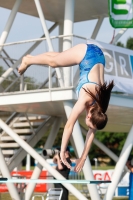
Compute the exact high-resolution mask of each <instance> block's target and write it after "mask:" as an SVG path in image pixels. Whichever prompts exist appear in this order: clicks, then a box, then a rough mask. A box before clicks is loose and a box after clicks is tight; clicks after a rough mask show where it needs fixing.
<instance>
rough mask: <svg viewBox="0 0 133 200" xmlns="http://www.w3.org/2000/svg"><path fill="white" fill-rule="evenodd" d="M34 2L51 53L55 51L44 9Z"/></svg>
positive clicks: (61, 81) (61, 82)
mask: <svg viewBox="0 0 133 200" xmlns="http://www.w3.org/2000/svg"><path fill="white" fill-rule="evenodd" d="M34 1H35V4H36V8H37V11H38V14H39V17H40V20H41V24H42V27H43V30H44V33H45V36H46V39H47V42H48V47H49V51H53V46H52V43H51V39H50V35H49V32H48V29H47V25H46V20H45V17H44V15H43V11H42V8H41V4H40V1H39V0H34ZM49 70H50V69H49ZM55 70H56V73H57V77H58V80H59V83H60V86H61V87H63V86H64V83H63V79H62V77H61V72H60V69H59V68H56V69H55Z"/></svg>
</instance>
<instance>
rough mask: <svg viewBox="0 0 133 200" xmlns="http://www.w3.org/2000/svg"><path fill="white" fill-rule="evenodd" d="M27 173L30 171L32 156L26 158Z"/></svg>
mask: <svg viewBox="0 0 133 200" xmlns="http://www.w3.org/2000/svg"><path fill="white" fill-rule="evenodd" d="M26 171H30V155H29V154H27V156H26Z"/></svg>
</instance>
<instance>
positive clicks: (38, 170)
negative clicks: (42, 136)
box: [25, 118, 61, 200]
mask: <svg viewBox="0 0 133 200" xmlns="http://www.w3.org/2000/svg"><path fill="white" fill-rule="evenodd" d="M60 124H61V118H57V119H56V120H55V121H54V124H53V126H52V129H51V131H50V133H49V136H48V138H47V141H46V143H45V145H44V149H47V148H52V146H53V143H54V141H55V138H56V136H57V133H58V131H59V128H60ZM42 169H43V166H42V165H41V164H40V163H37V165H36V166H35V169H34V171H33V173H32V176H31V179H38V178H39V176H40V173H41V171H42ZM35 187H36V184H35V183H29V184H28V186H27V189H26V192H25V200H29V199H31V196H32V193H33V191H34V188H35Z"/></svg>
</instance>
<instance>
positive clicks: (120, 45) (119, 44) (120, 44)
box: [116, 42, 124, 47]
mask: <svg viewBox="0 0 133 200" xmlns="http://www.w3.org/2000/svg"><path fill="white" fill-rule="evenodd" d="M116 45H117V46H119V47H124V44H123V43H122V42H117V44H116Z"/></svg>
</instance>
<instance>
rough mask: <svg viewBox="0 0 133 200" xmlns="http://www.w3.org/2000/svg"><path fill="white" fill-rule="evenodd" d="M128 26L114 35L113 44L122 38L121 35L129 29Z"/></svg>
mask: <svg viewBox="0 0 133 200" xmlns="http://www.w3.org/2000/svg"><path fill="white" fill-rule="evenodd" d="M127 30H128V29H127V28H122V29H121V30H120V31H119V33H117V35H116V36H115V37H114V39H113V43H112V44H116V43H117V41H118V40H119V39H120V37H121V36H122V35H123V34H124V33H125V32H126V31H127Z"/></svg>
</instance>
